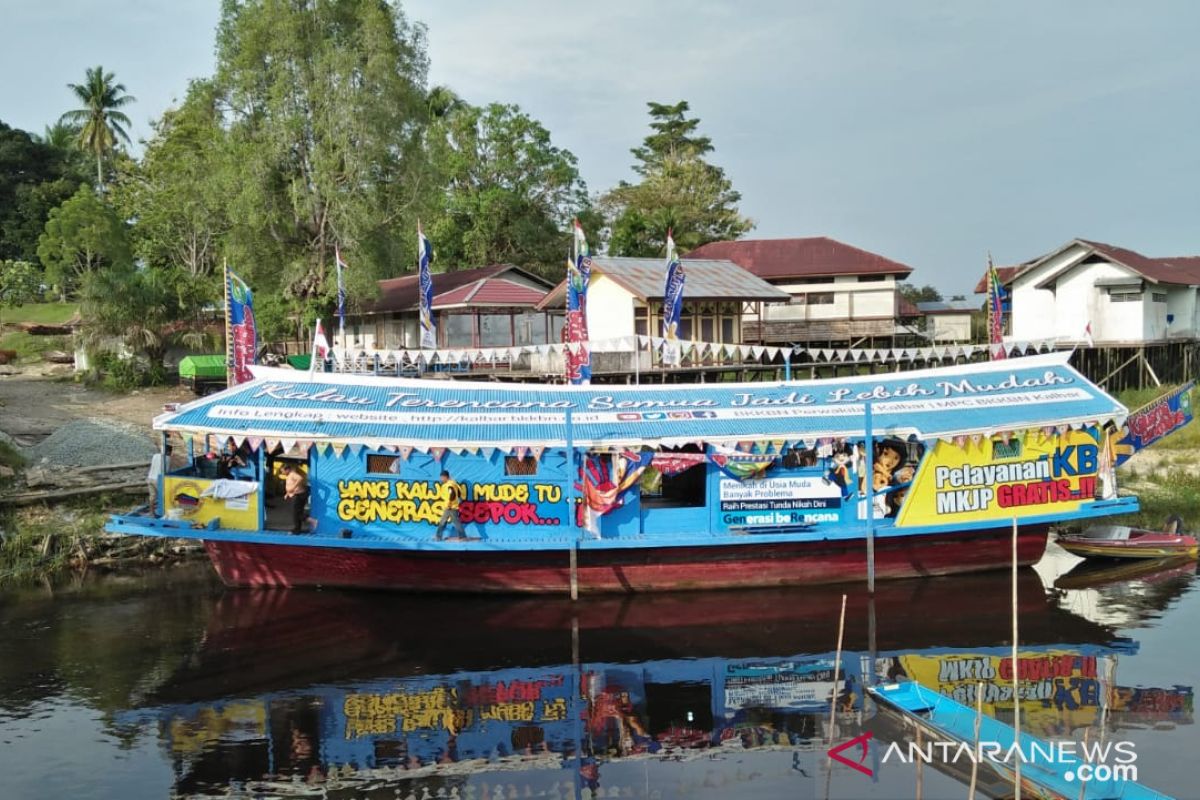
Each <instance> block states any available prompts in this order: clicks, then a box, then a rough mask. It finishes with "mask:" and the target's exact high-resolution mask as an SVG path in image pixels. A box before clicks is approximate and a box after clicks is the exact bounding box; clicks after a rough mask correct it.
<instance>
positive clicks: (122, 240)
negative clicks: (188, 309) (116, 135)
mask: <svg viewBox="0 0 1200 800" xmlns="http://www.w3.org/2000/svg"><path fill="white" fill-rule="evenodd" d="M38 257H39V258H40V259H41V261H42V265H43V266H45V268H46V281H47V282H48V283H50V284H52V285H54V286H57V287H58V289H59V292H60V294H62V295H63V296H64V297H65V296H66V295H67V294H68V293H69V292H71V291H74V289H75V288H76V287H77V286H78V285H79V282H80V280H81V279H82V278H83V277H84V276H85V275H87V274H89V273H92V272H96V271H98V270H101V269H102V268H106V267H113V266H117V267H121V266H126V265H128V264H130V263H131V262H132V254H131V252H130V248H129V231H128V228H127V227H126V225H125V223H124V222H122V221H121V219H120V218H119V217H118V216H117V214H116V212H115V211H114V210H113V208H112V206H110V205H109V204H108V203H106V202H105V201H103V200H102V199H100V198H99V197H97V196H96V193H95V192H93V191H92V190H91V188H90V187H87V186H81V187H80V188H79V190H78V191H77V192H75V195H74V196H73V197H71V198H70V199H69V200H67V201H66V202H64V203H63V204H62V205H61V206H59V207H58V208H56V209H53V210H52V211H51V212H50V218H49V219H48V220H47V221H46V230H45V232H44V233H42V235H41V238H39V239H38Z"/></svg>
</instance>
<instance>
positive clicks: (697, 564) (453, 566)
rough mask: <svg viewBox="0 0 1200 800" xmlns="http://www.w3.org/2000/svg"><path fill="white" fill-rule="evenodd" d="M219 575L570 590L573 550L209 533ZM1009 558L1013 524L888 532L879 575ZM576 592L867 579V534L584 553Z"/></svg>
mask: <svg viewBox="0 0 1200 800" xmlns="http://www.w3.org/2000/svg"><path fill="white" fill-rule="evenodd" d="M1047 532H1048V527H1047V526H1045V525H1029V526H1025V527H1022V528H1021V530H1020V533H1019V537H1018V552H1017V559H1018V561H1019V562H1020V563H1021V564H1032V563H1033V562H1035V561H1037V560H1038V558H1040V557H1041V555H1042V552H1043V551H1044V549H1045V545H1046V538H1047ZM205 547H206V548H207V550H208V554H209V557H210V558H211V559H212V562H213V566H214V567H215V568H216V570H217V574H218V575H220V577H221V579H222V580H223V581H224V582H225V583H226V584H227V585H229V586H339V587H349V588H359V589H391V590H400V591H430V592H493V593H565V592H568V591H570V586H571V569H570V564H569V551H566V550H559V551H554V550H536V551H535V550H530V551H520V550H498V551H487V552H479V551H472V552H454V551H437V552H430V551H410V550H379V549H356V548H353V547H347V548H325V547H309V546H305V545H303V544H296V545H291V544H274V543H257V542H245V541H229V540H212V539H210V540H206V541H205ZM1011 562H1012V532H1011V529H1010V528H1007V527H1004V528H996V529H994V530H974V531H970V532H964V533H952V534H929V535H920V536H893V537H880V538H878V539H877V540H876V544H875V576H876V578H878V579H880V580H886V579H892V578H912V577H920V576H928V575H950V574H955V573H962V572H980V571H985V570H991V569H996V568H999V567H1003V566H1007V565H1009V564H1011ZM576 574H577V585H578V588H579V591H580V592H589V593H591V592H596V593H603V592H625V593H628V592H653V591H678V590H688V589H732V588H743V587H768V586H805V585H813V584H825V583H841V582H848V581H860V580H865V579H866V575H867V562H866V542H865V541H862V540H859V541H853V542H848V541H845V540H841V541H835V542H831V541H815V542H814V541H808V542H777V543H767V542H759V543H752V544H737V545H721V546H702V547H662V548H645V547H641V548H629V549H603V550H600V549H597V550H588V549H584V550H580V551H579V552H578V566H577V570H576Z"/></svg>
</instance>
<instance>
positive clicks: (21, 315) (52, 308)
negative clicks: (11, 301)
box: [0, 303, 79, 325]
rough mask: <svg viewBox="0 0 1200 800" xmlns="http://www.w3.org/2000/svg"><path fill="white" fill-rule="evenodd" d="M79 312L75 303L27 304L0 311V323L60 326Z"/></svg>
mask: <svg viewBox="0 0 1200 800" xmlns="http://www.w3.org/2000/svg"><path fill="white" fill-rule="evenodd" d="M78 310H79V305H78V304H76V303H29V304H26V305H23V306H17V307H16V308H6V309H4V310H3V311H0V322H3V323H5V324H6V325H13V324H16V323H18V322H37V323H40V324H43V325H61V324H62V323H64V322H66V321H67V320H69V319H70V318H71V317H72V316H74V314H75V312H76V311H78Z"/></svg>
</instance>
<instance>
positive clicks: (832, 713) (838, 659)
mask: <svg viewBox="0 0 1200 800" xmlns="http://www.w3.org/2000/svg"><path fill="white" fill-rule="evenodd" d="M845 632H846V595H842V613H841V616H840V617H838V638H837V655H836V656H835V657H834V660H833V698H832V699H831V700H830V701H829V744H830V746H832V745H833V730H834V725H835V719H836V716H837V701H838V677H839V676H840V674H841V667H842V636H843V634H845ZM830 768H831V769H832V765H830Z"/></svg>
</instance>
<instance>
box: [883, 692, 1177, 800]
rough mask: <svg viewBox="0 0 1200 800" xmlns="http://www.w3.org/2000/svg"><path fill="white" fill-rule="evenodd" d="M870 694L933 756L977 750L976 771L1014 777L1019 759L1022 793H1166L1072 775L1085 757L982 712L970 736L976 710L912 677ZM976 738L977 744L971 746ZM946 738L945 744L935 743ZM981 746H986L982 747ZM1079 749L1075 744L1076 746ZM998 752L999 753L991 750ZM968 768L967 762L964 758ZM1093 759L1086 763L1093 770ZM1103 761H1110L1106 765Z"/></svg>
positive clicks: (1063, 799)
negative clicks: (920, 739) (919, 736)
mask: <svg viewBox="0 0 1200 800" xmlns="http://www.w3.org/2000/svg"><path fill="white" fill-rule="evenodd" d="M867 691H868V692H869V693H870V695H871V697H872V698H873V699H874V700H876V701H877V702H878V703H879V705H880V706H881V707H882V708H884V709H885V710H886V711H888V712H890V713H892V714H895V715H897V716H898V717H899V718H900V719H901V720H903V722H904V723H905V725H906V727H908V728H909V729H910V730H912V731H914V732H916V731H919V732H920V733H921V734H922V736H923V737H924V738H925V742H926V743H927V745H933V746H932V747H930V751H931V752H932V753H933V758H934V759H936V758H938V757H939V755H940V754H941V753H942V752H943V751H944V752H946V753H948V754H949V756H947V758H946V760H947V761H950V760H951V759H953V758H957V759H958V761H957V762H956V763H957V764H958V765H959V766H961V764H962V763H963V762H965V761H967V760H968V758H970V756H969V755H967V754H968V753H977V754H979V755H978V756H977V758H978V760H979V765H980V768H981V770H982V769H986V770H989V771H990V772H992V773H993V774H994V775H998V776H1000V777H1002V778H1007V779H1008V780H1009V782H1010V784H1011V782H1012V781H1013V780H1014V779H1015V777H1014V776H1015V766H1016V763H1017V761H1020V764H1021V790H1022V795H1023V796H1026V797H1037V798H1052V799H1053V800H1080V798H1083V799H1084V800H1088V799H1089V798H1090V799H1091V800H1141V799H1142V798H1146V800H1154V799H1156V798H1166V797H1167V795H1164V794H1161V793H1160V792H1156V791H1155V790H1153V789H1151V788H1149V787H1147V786H1144V785H1142V784H1140V783H1136V782H1134V781H1131V780H1124V779H1122V778H1116V777H1110V778H1109V779H1108V780H1100V779H1098V778H1096V777H1089V780H1087V781H1081V780H1079V778H1078V777H1077V773H1078V772H1079V770H1080V768H1081V767H1083V766H1084V764H1085V763H1086V762H1084V761H1083V760H1081V759H1080V758H1078V757H1077V756H1076V755H1073V754H1072V752H1070V751H1069V750H1067V749H1064V748H1055V747H1053V746H1052V744H1051V743H1050V742H1047V741H1045V740H1044V739H1040V738H1038V737H1036V736H1033V735H1031V734H1028V733H1025V732H1022V733H1021V737H1020V741H1019V742H1018V741H1017V739H1016V736H1015V735H1014V731H1013V728H1012V726H1011V725H1006V724H1004V723H1003V722H1000V721H999V720H997V719H995V718H993V717H990V716H987V715H984V716H983V717H982V720H981V724H980V728H979V738H978V740H976V738H975V710H974V709H973V708H970V707H969V706H966V705H963V704H962V703H959V702H957V701H955V700H952V699H951V698H949V697H946V696H944V695H941V694H938V693H937V692H935V691H933V690H931V689H927V688H925V687H924V686H922V685H921V684H919V683H917V682H916V681H904V682H902V683H890V684H885V685H882V686H873V687H868V689H867ZM976 741H978V742H979V744H980V746H979V747H978V748H976ZM938 743H946V744H947V745H948V747H945V746H942V745H939V744H938ZM984 745H987V746H986V747H985V746H984ZM1075 751H1076V752H1078V748H1075ZM997 753H998V755H996V754H997ZM967 766H968V768H969V766H970V764H969V762H968V763H967ZM1096 766H1098V765H1097V764H1090V765H1089V768H1091V769H1094V768H1095V767H1096ZM1106 766H1109V767H1111V766H1113V765H1112V764H1106Z"/></svg>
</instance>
